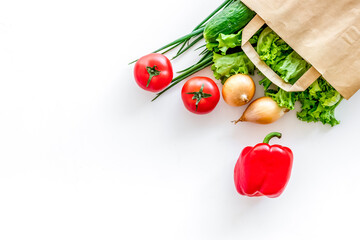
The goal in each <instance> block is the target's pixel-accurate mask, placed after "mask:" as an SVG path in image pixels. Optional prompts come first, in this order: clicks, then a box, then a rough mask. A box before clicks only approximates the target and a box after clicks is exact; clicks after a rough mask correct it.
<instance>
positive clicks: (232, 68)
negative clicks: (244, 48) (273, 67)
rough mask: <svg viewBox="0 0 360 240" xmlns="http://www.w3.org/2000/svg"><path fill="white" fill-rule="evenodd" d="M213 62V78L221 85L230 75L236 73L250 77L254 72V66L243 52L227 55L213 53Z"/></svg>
mask: <svg viewBox="0 0 360 240" xmlns="http://www.w3.org/2000/svg"><path fill="white" fill-rule="evenodd" d="M213 62H214V64H213V65H212V66H211V70H212V71H213V72H214V76H215V78H216V79H219V80H221V83H222V84H224V83H225V81H226V80H227V79H228V78H229V77H231V76H232V75H235V74H238V73H242V74H251V75H252V74H254V70H255V66H254V64H253V63H252V62H251V61H250V59H249V58H248V57H247V56H246V55H245V53H244V52H238V53H233V54H228V55H221V54H217V53H214V57H213Z"/></svg>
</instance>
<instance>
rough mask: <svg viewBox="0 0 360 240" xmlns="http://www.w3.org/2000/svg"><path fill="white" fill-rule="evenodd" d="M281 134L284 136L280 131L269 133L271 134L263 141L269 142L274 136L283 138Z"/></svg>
mask: <svg viewBox="0 0 360 240" xmlns="http://www.w3.org/2000/svg"><path fill="white" fill-rule="evenodd" d="M281 136H282V134H281V133H279V132H272V133H269V134H268V135H267V136H266V137H265V139H264V141H263V143H267V144H269V141H270V140H271V139H272V138H274V137H277V138H281Z"/></svg>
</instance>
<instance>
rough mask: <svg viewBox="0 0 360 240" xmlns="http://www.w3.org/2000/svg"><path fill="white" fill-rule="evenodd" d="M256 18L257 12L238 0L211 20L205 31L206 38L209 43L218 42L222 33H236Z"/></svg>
mask: <svg viewBox="0 0 360 240" xmlns="http://www.w3.org/2000/svg"><path fill="white" fill-rule="evenodd" d="M254 16H255V12H253V11H252V10H250V9H249V8H248V7H247V6H245V4H243V3H242V2H241V1H239V0H236V1H235V2H233V3H231V4H230V5H229V6H227V7H226V8H224V10H223V11H221V12H219V13H218V14H217V15H215V16H214V17H213V18H212V19H210V21H209V22H208V23H207V24H206V26H205V29H204V38H205V40H206V42H208V43H209V42H210V43H211V42H216V38H217V37H218V36H219V34H220V33H223V34H231V33H235V32H237V31H238V30H240V29H242V28H243V27H245V25H246V24H248V23H249V22H250V20H251V19H252V18H253V17H254Z"/></svg>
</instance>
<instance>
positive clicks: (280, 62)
mask: <svg viewBox="0 0 360 240" xmlns="http://www.w3.org/2000/svg"><path fill="white" fill-rule="evenodd" d="M257 52H258V54H259V56H260V59H261V60H263V61H264V62H265V63H266V64H267V65H269V66H270V67H271V68H272V69H273V70H274V71H275V72H276V73H277V74H278V75H279V76H280V77H281V78H282V79H283V80H284V81H285V82H288V83H290V84H294V83H295V82H296V81H297V80H298V79H299V78H300V77H301V76H302V75H303V74H304V73H305V72H306V71H307V70H308V69H309V68H310V67H311V66H310V64H308V63H307V62H306V61H305V60H304V59H302V58H301V57H300V55H299V54H297V53H296V52H295V51H294V50H292V48H291V47H290V46H289V45H287V44H286V43H285V42H284V40H282V39H281V38H280V37H279V36H278V35H277V34H276V33H275V32H274V31H272V30H271V29H270V28H269V27H267V28H265V29H264V30H263V31H262V32H261V34H260V36H259V41H258V43H257Z"/></svg>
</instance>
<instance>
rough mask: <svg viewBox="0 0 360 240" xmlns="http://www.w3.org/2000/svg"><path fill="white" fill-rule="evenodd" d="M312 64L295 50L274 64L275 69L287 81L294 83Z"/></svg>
mask: <svg viewBox="0 0 360 240" xmlns="http://www.w3.org/2000/svg"><path fill="white" fill-rule="evenodd" d="M310 67H311V66H310V65H309V64H308V63H307V62H306V61H305V60H304V59H303V58H302V57H300V55H299V54H297V53H296V52H295V51H293V52H291V53H290V54H289V55H287V56H286V58H285V59H284V60H282V61H280V62H279V63H278V64H276V65H275V66H273V70H274V71H275V72H276V73H277V74H278V75H279V76H280V77H281V78H282V79H283V80H284V81H285V82H288V83H290V84H294V83H295V82H296V81H297V80H298V79H299V78H300V77H301V76H302V75H303V74H304V73H305V72H306V71H307V70H308V69H309V68H310Z"/></svg>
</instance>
